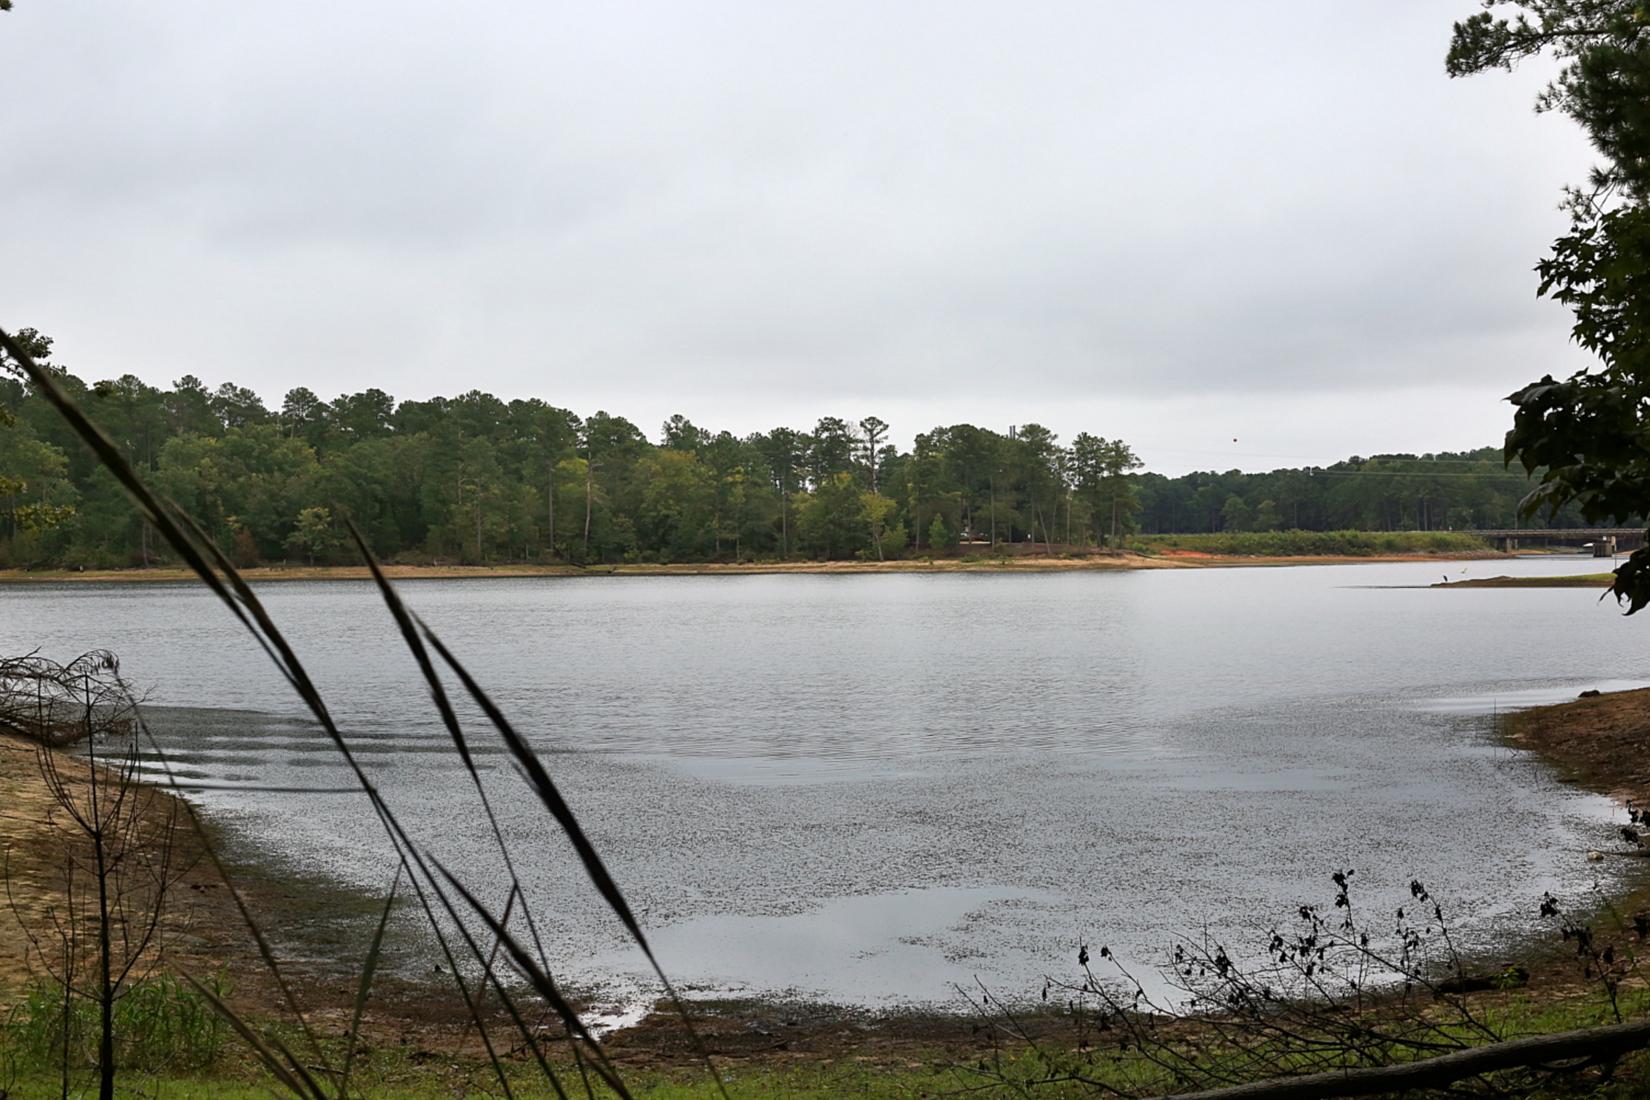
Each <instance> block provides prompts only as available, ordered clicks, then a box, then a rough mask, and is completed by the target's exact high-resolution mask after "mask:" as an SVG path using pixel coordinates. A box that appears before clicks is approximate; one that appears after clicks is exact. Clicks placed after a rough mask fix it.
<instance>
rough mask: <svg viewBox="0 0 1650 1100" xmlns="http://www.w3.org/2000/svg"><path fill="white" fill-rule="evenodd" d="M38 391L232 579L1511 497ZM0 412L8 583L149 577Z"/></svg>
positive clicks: (729, 551) (1023, 429) (22, 393)
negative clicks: (343, 566) (135, 570)
mask: <svg viewBox="0 0 1650 1100" xmlns="http://www.w3.org/2000/svg"><path fill="white" fill-rule="evenodd" d="M31 335H33V334H31ZM33 338H34V339H35V340H36V342H37V343H36V346H37V347H38V348H39V349H40V350H41V351H47V350H48V349H49V341H46V340H45V339H44V338H41V337H38V336H34V337H33ZM53 369H55V370H57V371H58V373H59V375H60V377H61V378H62V380H63V382H64V384H65V385H66V386H67V387H68V389H69V390H70V392H71V393H73V394H74V395H75V396H76V397H77V398H78V399H79V400H80V401H81V402H83V404H84V405H85V407H86V408H87V409H88V410H89V411H90V412H91V414H92V416H93V418H94V419H95V420H96V421H97V422H98V423H99V424H100V425H101V426H102V427H103V429H104V430H105V431H106V432H107V433H108V434H109V436H110V437H111V438H112V439H113V440H114V441H115V442H116V443H117V444H118V445H119V446H120V447H121V448H122V449H123V450H124V451H125V453H126V455H127V456H128V458H129V459H130V460H131V461H132V462H133V463H134V464H135V465H136V466H137V468H138V469H140V470H142V471H146V472H147V473H148V475H149V477H150V478H151V479H152V481H153V483H154V484H156V485H157V486H158V487H159V488H160V489H161V490H162V491H163V492H164V493H165V494H166V495H167V496H168V497H170V498H171V499H172V500H173V501H175V502H176V503H177V504H178V505H179V506H181V507H182V508H183V509H184V510H185V511H187V512H188V513H189V514H190V515H192V516H194V517H195V518H196V519H197V520H199V521H200V522H201V524H202V525H203V526H204V527H205V529H206V531H207V532H208V533H209V534H210V535H211V536H212V537H213V538H215V539H217V540H218V541H219V543H220V544H221V545H222V547H223V548H224V550H225V551H226V552H228V553H229V554H230V555H231V556H232V557H234V558H235V559H236V560H237V561H239V562H241V563H243V564H252V563H256V562H260V561H283V560H290V561H304V562H316V563H323V562H331V561H336V560H345V559H348V558H350V557H351V554H350V553H349V551H348V549H347V541H348V540H347V537H346V533H345V528H344V522H343V521H344V518H345V517H346V516H347V517H349V518H351V519H353V520H354V522H355V523H356V524H357V525H358V526H359V527H360V528H361V530H362V531H363V532H364V533H365V535H366V537H367V539H368V541H369V543H370V544H371V545H372V546H373V548H374V549H375V551H376V552H377V553H379V554H380V555H381V556H383V557H385V558H388V559H392V560H407V561H432V560H439V561H460V562H498V561H543V560H550V559H555V560H567V561H574V562H612V561H646V562H673V561H713V560H744V559H754V558H820V559H837V558H854V557H860V558H890V557H899V556H909V555H924V554H943V553H950V552H955V551H956V550H957V549H958V547H959V546H960V545H962V544H968V545H970V546H975V545H979V544H988V545H989V544H999V545H1000V544H1023V543H1031V544H1034V545H1039V546H1041V547H1043V548H1045V549H1047V550H1050V551H1053V550H1055V549H1056V548H1061V549H1070V548H1072V547H1092V546H1107V545H1112V546H1115V545H1119V544H1120V543H1122V542H1123V541H1124V540H1126V538H1127V537H1128V536H1129V535H1130V534H1131V533H1133V532H1135V531H1146V532H1161V531H1186V532H1198V531H1264V530H1276V529H1282V528H1301V529H1306V530H1330V529H1343V528H1362V529H1369V530H1412V529H1414V530H1437V529H1445V528H1449V527H1481V526H1498V525H1505V524H1509V523H1511V522H1513V519H1514V516H1515V508H1516V503H1517V501H1518V499H1519V497H1520V496H1521V495H1522V493H1523V492H1524V491H1525V489H1526V488H1527V483H1526V481H1525V479H1524V478H1523V477H1522V476H1519V475H1516V474H1512V473H1509V472H1508V471H1506V470H1504V469H1503V468H1502V466H1501V463H1500V461H1499V458H1498V456H1497V454H1496V453H1495V452H1494V451H1492V450H1489V449H1485V450H1482V451H1474V452H1469V453H1465V454H1440V455H1436V456H1431V455H1429V456H1421V457H1419V458H1417V457H1414V456H1383V457H1377V458H1371V459H1357V458H1355V459H1351V460H1348V461H1346V462H1342V463H1337V464H1336V465H1334V466H1331V467H1327V468H1322V469H1301V470H1280V471H1276V472H1273V473H1268V474H1243V473H1238V472H1236V471H1233V472H1231V473H1225V474H1214V473H1208V474H1203V473H1198V474H1189V475H1186V476H1184V477H1178V478H1167V477H1163V476H1161V475H1157V474H1141V473H1138V472H1137V471H1138V469H1139V467H1140V461H1139V459H1138V458H1136V457H1135V455H1134V453H1133V452H1132V451H1131V450H1130V448H1129V446H1128V445H1127V444H1126V443H1124V442H1122V441H1121V440H1115V439H1105V438H1103V437H1101V436H1098V435H1091V434H1088V433H1081V434H1079V435H1077V436H1076V438H1074V439H1073V440H1072V441H1071V443H1070V445H1069V446H1062V445H1061V444H1060V443H1059V441H1058V439H1057V438H1056V436H1055V435H1054V433H1052V432H1050V431H1049V430H1047V429H1046V428H1044V427H1042V426H1040V425H1037V424H1024V425H1019V426H1017V427H1011V428H1008V429H1007V430H1006V431H1003V432H997V431H993V430H990V429H986V428H979V427H975V426H973V425H969V424H956V425H951V426H949V427H937V428H934V429H932V430H930V431H927V432H923V433H920V434H918V435H917V436H916V437H915V442H914V446H913V447H912V448H911V449H910V450H909V451H901V450H899V449H898V448H896V447H894V446H892V445H890V444H889V443H888V442H887V439H888V436H889V426H888V425H887V424H885V423H884V422H882V421H881V420H879V419H878V418H876V417H874V416H868V417H864V418H862V419H859V420H857V421H849V420H844V419H839V418H836V417H824V418H822V419H820V420H819V421H818V422H817V423H816V424H815V425H814V426H813V427H812V429H811V430H798V429H792V428H783V427H781V428H775V429H773V430H772V431H769V432H761V433H756V434H754V435H749V436H744V437H736V436H734V435H732V434H730V433H728V432H725V431H724V432H712V431H709V430H707V429H704V428H700V427H698V426H697V425H695V424H693V423H691V422H689V421H688V420H686V419H684V418H682V417H680V416H675V417H672V418H671V419H670V420H669V421H668V422H666V423H665V424H664V425H663V426H662V428H661V430H660V434H659V437H658V440H657V442H653V441H650V440H649V439H648V438H647V436H646V435H645V434H644V433H643V431H642V430H641V429H640V428H638V427H637V426H636V425H635V424H633V423H631V422H630V421H628V420H626V419H624V418H623V417H620V416H615V415H612V414H609V413H607V412H595V413H592V414H591V415H589V416H587V417H582V418H581V417H579V416H577V415H575V414H574V413H572V412H569V411H568V410H566V409H561V408H557V407H555V406H553V405H550V404H547V403H545V402H544V401H541V400H537V399H528V400H513V401H503V400H500V399H499V398H496V397H494V396H492V395H490V394H486V393H481V392H479V391H476V390H472V391H470V392H468V393H464V394H461V395H459V396H457V397H451V398H447V397H435V398H431V399H429V400H426V401H400V402H398V401H396V400H395V399H394V398H393V397H391V396H390V395H389V394H387V393H385V392H383V391H382V390H377V389H369V390H365V391H363V392H360V393H352V394H344V395H341V396H339V397H337V398H335V399H333V400H331V401H325V400H322V399H321V398H320V397H319V396H318V395H316V394H315V393H313V392H311V391H310V390H308V389H304V388H298V389H293V390H291V391H289V392H288V393H287V394H286V395H285V397H284V398H283V399H282V400H281V402H280V404H279V405H278V406H273V407H272V406H270V405H267V404H266V403H265V402H264V401H263V399H262V398H261V397H260V396H259V395H258V394H256V393H254V392H253V391H251V390H249V389H247V388H245V387H242V386H237V385H235V384H233V383H227V382H226V383H224V384H222V385H219V386H217V387H216V388H210V387H208V386H207V385H205V384H204V383H202V382H201V381H200V380H199V379H198V378H195V377H192V376H189V377H184V378H181V379H179V380H178V381H177V382H176V383H174V384H173V386H172V387H171V388H170V389H168V390H163V389H158V388H156V387H153V386H150V385H147V384H145V383H144V382H142V381H141V380H139V379H137V378H135V377H132V376H131V375H126V376H123V377H121V378H116V379H113V380H110V381H102V382H96V383H92V384H87V383H85V382H83V381H81V380H80V379H78V378H76V377H74V376H73V375H72V374H70V373H69V372H68V371H67V370H64V369H63V368H61V367H55V368H53ZM0 409H3V410H4V411H5V413H6V414H7V419H8V420H9V421H10V423H9V424H8V425H7V426H6V427H4V428H0V473H3V474H4V475H5V477H4V478H3V479H0V563H3V564H10V565H40V564H59V565H69V566H75V565H85V566H121V565H141V564H146V563H150V562H154V561H157V560H159V558H160V551H159V549H158V548H157V547H156V546H155V545H154V543H153V542H151V540H150V537H149V532H148V531H147V530H145V529H144V526H143V525H142V524H141V523H140V522H139V521H138V520H137V518H136V516H135V515H134V513H133V511H132V509H131V508H130V507H128V505H127V503H126V501H125V498H124V497H123V495H122V493H121V491H120V489H119V488H118V486H117V485H116V484H115V482H114V480H113V479H112V478H111V477H110V476H109V474H108V473H107V472H106V471H105V470H103V469H102V468H101V467H100V466H99V465H98V464H97V463H96V462H95V461H94V460H93V458H92V456H91V454H90V453H89V452H88V451H87V450H86V449H85V448H84V447H83V446H81V445H80V444H79V443H78V442H77V441H76V440H75V439H73V438H72V437H71V435H70V433H69V431H68V429H67V427H66V426H65V425H64V424H63V423H62V422H61V421H60V419H59V418H58V416H57V415H56V413H55V412H53V411H52V410H51V409H50V408H49V407H48V406H47V404H46V403H45V402H44V401H43V400H42V399H40V398H38V397H37V396H35V395H34V394H33V393H32V392H31V390H30V388H29V387H28V386H27V385H26V384H25V383H24V382H22V381H20V380H18V379H17V378H16V377H15V372H8V374H7V376H6V377H4V378H0Z"/></svg>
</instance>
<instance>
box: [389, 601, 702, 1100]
mask: <svg viewBox="0 0 1650 1100" xmlns="http://www.w3.org/2000/svg"><path fill="white" fill-rule="evenodd" d="M418 626H419V629H420V631H422V633H423V635H424V638H425V640H426V641H428V642H429V643H430V646H431V647H432V648H433V649H434V650H435V651H436V653H437V654H439V655H440V657H441V659H442V661H443V662H444V663H445V664H446V665H447V667H448V668H450V669H451V670H452V671H453V674H454V675H456V676H457V677H458V679H459V682H460V683H462V684H463V685H464V690H465V691H466V692H468V693H469V695H470V698H471V699H472V700H474V701H475V703H476V705H477V706H479V707H480V708H481V709H482V712H483V713H484V714H486V715H487V718H488V720H489V721H491V722H492V723H493V726H494V728H495V729H497V730H498V733H499V736H500V737H501V738H502V739H503V740H504V743H505V746H506V747H507V748H508V749H509V750H510V755H511V756H512V757H513V758H514V760H515V762H516V766H517V767H518V768H520V769H521V772H522V776H523V778H525V779H526V780H527V782H528V785H529V786H531V787H532V788H533V790H534V793H536V794H537V795H538V796H539V800H540V801H541V802H543V803H544V806H545V808H546V809H547V810H549V811H550V816H551V817H553V818H555V819H556V823H557V824H559V825H560V826H561V827H562V832H563V833H565V834H566V836H567V839H568V840H569V841H571V842H572V844H573V848H574V850H575V851H576V852H577V853H578V854H579V858H580V860H581V861H582V862H583V863H584V868H585V873H586V874H588V875H589V876H590V880H591V882H593V883H594V884H595V886H596V889H597V891H598V892H599V893H600V894H601V895H602V898H603V899H604V900H605V901H606V902H607V904H608V907H609V908H611V909H612V910H613V912H614V913H615V914H617V916H618V917H619V919H620V920H621V921H623V922H624V925H625V928H626V930H628V931H629V933H630V935H631V937H632V938H633V939H634V940H635V941H636V946H638V947H640V948H641V949H642V954H644V955H645V956H646V957H647V961H648V965H650V966H651V967H652V968H653V973H654V974H655V975H657V976H658V978H659V982H660V984H661V985H663V986H664V989H665V994H666V995H667V996H668V997H669V998H670V1001H671V1003H672V1004H673V1005H674V1006H675V1008H676V1011H677V1014H678V1015H679V1016H680V1017H681V1019H682V1023H683V1025H684V1026H685V1027H686V1028H687V1031H688V1035H689V1037H690V1038H691V1039H692V1041H693V1045H694V1049H695V1051H696V1052H697V1053H698V1055H699V1058H700V1061H702V1062H703V1063H704V1066H705V1069H706V1070H707V1071H708V1072H709V1073H710V1075H711V1078H712V1079H713V1080H714V1081H715V1082H716V1087H717V1090H718V1091H719V1092H720V1093H721V1094H722V1096H723V1097H724V1098H726V1097H727V1095H728V1092H727V1086H726V1084H725V1083H724V1082H723V1081H722V1075H721V1074H719V1073H718V1072H717V1071H716V1065H715V1063H714V1062H713V1061H712V1060H711V1057H710V1051H709V1050H708V1049H707V1048H706V1047H705V1044H704V1041H703V1039H702V1038H701V1037H700V1035H699V1032H698V1029H697V1028H695V1027H694V1026H693V1018H692V1016H690V1015H689V1013H688V1008H687V1003H686V1002H685V1001H683V1000H682V998H681V997H680V996H679V995H678V994H677V992H676V987H675V986H674V985H673V984H672V983H671V980H670V978H669V977H668V976H667V975H666V974H665V971H664V967H662V966H661V965H659V960H658V957H657V956H655V955H654V954H653V947H652V945H651V944H649V943H648V941H647V936H646V935H645V934H644V933H643V932H642V927H641V925H640V923H638V922H637V920H636V917H635V915H634V914H633V913H632V912H631V910H630V905H629V903H627V902H626V901H625V898H624V894H623V893H622V892H621V891H620V890H619V885H618V883H616V882H615V881H613V877H612V876H611V875H609V874H608V872H607V867H606V866H605V865H604V864H603V863H602V860H601V856H600V855H598V854H597V852H596V846H595V844H593V843H592V842H591V840H590V838H589V837H588V836H586V835H585V832H584V829H583V827H582V826H580V825H579V822H578V819H577V818H576V817H575V816H574V814H573V808H572V807H571V806H569V805H568V804H567V800H566V799H564V798H563V797H562V794H561V791H560V790H558V789H557V788H556V784H555V783H554V782H553V781H552V780H551V778H550V774H549V773H548V772H547V771H545V769H544V764H543V762H541V761H540V760H539V758H538V754H537V753H535V752H534V751H533V749H532V747H531V746H530V745H528V744H527V742H526V740H525V739H524V738H523V737H522V736H521V734H519V733H517V732H516V728H515V727H514V726H513V725H511V724H510V720H509V719H508V718H506V717H505V716H504V712H503V711H502V710H500V709H499V707H498V704H496V703H494V702H493V700H492V697H491V696H489V695H488V694H487V692H486V691H484V690H483V689H482V687H481V685H480V684H479V683H477V682H476V679H475V677H473V676H471V675H470V672H469V670H468V669H466V668H465V667H464V665H463V664H462V663H461V662H460V661H459V660H458V658H457V657H455V656H453V654H452V651H451V650H449V649H448V648H447V647H446V645H445V644H444V643H443V642H442V641H441V639H440V638H439V637H437V636H436V634H435V632H434V631H432V630H431V629H430V628H429V626H428V625H426V624H425V623H424V622H423V620H419V621H418Z"/></svg>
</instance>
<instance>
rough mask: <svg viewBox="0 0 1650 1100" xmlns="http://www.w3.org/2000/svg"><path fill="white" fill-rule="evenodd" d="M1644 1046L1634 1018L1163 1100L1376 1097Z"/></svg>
mask: <svg viewBox="0 0 1650 1100" xmlns="http://www.w3.org/2000/svg"><path fill="white" fill-rule="evenodd" d="M1647 1045H1650V1021H1645V1020H1636V1021H1634V1022H1633V1023H1630V1024H1611V1025H1608V1026H1606V1027H1593V1028H1584V1029H1582V1030H1580V1031H1565V1032H1561V1033H1559V1034H1557V1035H1538V1036H1535V1037H1533V1038H1529V1039H1513V1040H1511V1041H1508V1042H1502V1043H1490V1044H1488V1045H1487V1046H1481V1047H1472V1048H1470V1049H1467V1050H1460V1051H1455V1052H1453V1053H1451V1054H1443V1055H1439V1056H1438V1057H1437V1058H1424V1059H1422V1060H1420V1061H1418V1062H1400V1063H1398V1064H1397V1065H1391V1066H1371V1067H1368V1068H1364V1069H1345V1070H1333V1071H1331V1072H1328V1073H1312V1074H1305V1075H1303V1076H1300V1077H1279V1078H1275V1079H1273V1080H1270V1081H1256V1082H1254V1083H1251V1084H1247V1085H1231V1086H1228V1087H1226V1088H1218V1089H1208V1090H1205V1091H1203V1092H1184V1093H1176V1094H1174V1095H1172V1096H1165V1097H1163V1098H1162V1100H1328V1098H1330V1097H1341V1096H1377V1095H1385V1094H1388V1093H1399V1092H1408V1091H1410V1090H1413V1089H1422V1088H1426V1089H1436V1088H1441V1087H1443V1086H1446V1085H1450V1084H1453V1083H1454V1082H1456V1081H1460V1080H1463V1079H1464V1078H1467V1077H1476V1076H1478V1075H1480V1074H1484V1073H1492V1072H1494V1071H1496V1070H1502V1069H1511V1068H1513V1067H1516V1066H1545V1065H1550V1064H1551V1063H1554V1062H1564V1061H1569V1060H1571V1059H1576V1058H1585V1059H1588V1060H1590V1061H1608V1060H1613V1059H1615V1058H1619V1057H1620V1056H1621V1055H1623V1054H1625V1053H1627V1052H1628V1051H1630V1050H1637V1049H1639V1048H1640V1047H1644V1046H1647Z"/></svg>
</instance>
